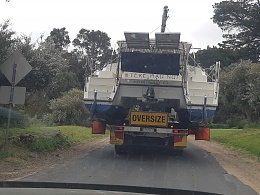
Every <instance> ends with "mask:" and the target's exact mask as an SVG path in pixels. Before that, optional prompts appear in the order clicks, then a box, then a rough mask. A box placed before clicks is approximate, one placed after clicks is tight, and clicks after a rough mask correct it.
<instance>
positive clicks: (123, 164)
mask: <svg viewBox="0 0 260 195" xmlns="http://www.w3.org/2000/svg"><path fill="white" fill-rule="evenodd" d="M22 180H23V181H48V182H73V183H74V182H76V183H94V184H119V185H131V186H147V187H160V188H174V189H186V190H195V191H203V192H212V193H219V194H228V195H232V194H234V195H237V194H241V195H244V194H246V195H251V194H252V195H253V194H257V193H256V192H255V191H254V190H253V189H252V188H251V187H249V186H247V185H245V184H243V183H242V182H241V181H239V180H238V179H237V178H236V177H234V176H233V175H229V174H228V173H227V172H226V171H225V170H224V169H223V168H222V167H221V166H220V165H219V163H218V162H217V161H216V159H215V158H214V157H213V156H212V155H211V154H210V153H208V152H207V151H205V150H203V149H201V148H199V147H197V146H195V145H193V144H191V143H189V146H188V149H186V150H185V151H184V154H183V155H182V156H177V155H174V154H173V153H172V152H170V151H165V150H162V149H156V148H144V149H141V150H140V149H139V150H134V151H132V152H130V153H128V154H124V155H120V156H118V155H116V154H115V153H114V146H113V145H109V146H105V147H103V148H99V149H96V150H94V151H92V152H90V153H86V154H84V155H81V156H79V157H77V158H75V159H73V160H70V161H67V162H66V163H64V164H63V165H59V166H57V167H55V168H52V169H50V170H47V171H43V172H40V173H37V174H34V175H31V176H28V177H26V178H23V179H22Z"/></svg>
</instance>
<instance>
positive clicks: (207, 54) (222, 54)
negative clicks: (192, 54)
mask: <svg viewBox="0 0 260 195" xmlns="http://www.w3.org/2000/svg"><path fill="white" fill-rule="evenodd" d="M239 59H240V55H239V53H238V52H237V51H234V50H230V49H223V48H217V47H212V48H211V47H208V48H207V49H203V50H199V51H198V52H196V62H197V63H199V64H200V66H201V67H203V68H209V67H210V66H211V65H213V64H215V63H216V62H218V61H220V63H221V67H227V66H229V65H230V64H231V63H235V62H237V61H238V60H239ZM191 64H192V63H191Z"/></svg>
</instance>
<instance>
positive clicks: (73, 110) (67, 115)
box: [45, 89, 90, 126]
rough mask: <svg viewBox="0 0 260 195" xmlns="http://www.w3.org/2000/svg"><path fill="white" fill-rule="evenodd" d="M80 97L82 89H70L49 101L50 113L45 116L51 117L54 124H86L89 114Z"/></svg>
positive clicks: (81, 96)
mask: <svg viewBox="0 0 260 195" xmlns="http://www.w3.org/2000/svg"><path fill="white" fill-rule="evenodd" d="M82 99H83V91H81V90H78V89H72V90H70V91H68V92H66V93H64V94H63V96H62V97H61V98H57V99H54V100H51V101H50V110H51V115H48V116H47V115H46V116H45V117H46V118H52V122H53V123H55V124H56V125H79V126H87V125H88V118H89V116H90V114H89V111H88V110H87V109H86V107H85V104H84V101H83V100H82Z"/></svg>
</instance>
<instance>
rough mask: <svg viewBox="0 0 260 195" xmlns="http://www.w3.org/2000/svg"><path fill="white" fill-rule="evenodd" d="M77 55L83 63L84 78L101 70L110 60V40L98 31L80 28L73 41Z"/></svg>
mask: <svg viewBox="0 0 260 195" xmlns="http://www.w3.org/2000/svg"><path fill="white" fill-rule="evenodd" d="M73 45H74V46H75V47H76V48H77V51H78V53H79V55H80V56H81V58H82V61H84V63H83V64H84V67H83V69H84V78H85V77H86V76H88V75H90V74H91V72H92V73H93V72H94V71H96V70H101V69H102V68H103V67H104V65H105V64H106V63H107V62H108V61H109V60H110V59H111V56H112V49H111V48H110V38H109V37H108V35H107V34H106V33H105V32H102V31H100V30H97V31H94V30H92V31H90V30H86V29H84V28H82V29H81V30H80V31H79V33H78V35H77V37H76V38H75V39H74V40H73Z"/></svg>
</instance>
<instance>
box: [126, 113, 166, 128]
mask: <svg viewBox="0 0 260 195" xmlns="http://www.w3.org/2000/svg"><path fill="white" fill-rule="evenodd" d="M130 123H131V125H143V126H160V127H166V126H167V123H168V114H167V113H161V112H137V111H133V112H131V114H130Z"/></svg>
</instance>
